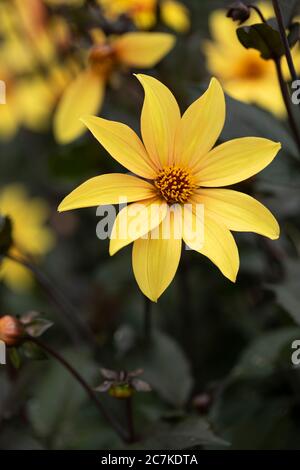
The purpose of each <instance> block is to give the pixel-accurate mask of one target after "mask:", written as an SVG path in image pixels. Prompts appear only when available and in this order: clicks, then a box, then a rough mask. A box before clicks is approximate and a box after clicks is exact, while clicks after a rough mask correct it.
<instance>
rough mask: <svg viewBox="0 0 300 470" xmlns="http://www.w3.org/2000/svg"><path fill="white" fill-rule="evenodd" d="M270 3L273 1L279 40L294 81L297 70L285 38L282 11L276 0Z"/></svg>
mask: <svg viewBox="0 0 300 470" xmlns="http://www.w3.org/2000/svg"><path fill="white" fill-rule="evenodd" d="M272 3H273V7H274V11H275V15H276V19H277V23H278V27H279V33H280V36H281V40H282V43H283V46H284V51H285V56H286V60H287V63H288V67H289V71H290V74H291V78H292V80H293V82H294V81H296V80H297V72H296V69H295V65H294V62H293V58H292V53H291V49H290V45H289V42H288V38H287V35H286V32H285V27H284V22H283V16H282V11H281V8H280V5H279V2H278V0H272Z"/></svg>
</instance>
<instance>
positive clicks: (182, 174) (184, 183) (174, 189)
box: [154, 165, 196, 204]
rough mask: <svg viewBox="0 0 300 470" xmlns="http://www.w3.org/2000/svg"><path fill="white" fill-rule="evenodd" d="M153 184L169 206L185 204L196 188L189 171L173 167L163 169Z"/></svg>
mask: <svg viewBox="0 0 300 470" xmlns="http://www.w3.org/2000/svg"><path fill="white" fill-rule="evenodd" d="M154 184H155V186H156V188H157V189H158V190H159V192H160V194H161V195H162V196H163V198H164V199H165V200H166V201H167V202H168V203H169V204H173V203H176V202H177V203H179V202H181V203H184V202H186V201H187V200H188V198H189V197H190V195H191V194H192V193H193V191H194V189H195V187H196V186H195V184H194V182H193V179H192V177H191V175H190V173H189V171H187V170H185V169H184V168H180V167H178V166H174V165H173V166H167V167H165V168H163V169H162V170H161V171H160V172H159V173H158V175H157V177H156V179H155V180H154Z"/></svg>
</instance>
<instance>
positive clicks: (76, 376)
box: [27, 337, 129, 442]
mask: <svg viewBox="0 0 300 470" xmlns="http://www.w3.org/2000/svg"><path fill="white" fill-rule="evenodd" d="M27 340H29V341H31V342H32V343H35V344H36V345H37V346H38V347H40V348H41V349H43V350H44V351H45V352H46V353H47V354H48V355H50V356H52V357H53V358H54V359H55V360H56V361H58V362H59V363H60V364H61V365H62V366H63V367H64V368H65V369H67V370H68V371H69V373H70V374H71V375H72V376H73V377H74V379H75V380H76V381H77V382H78V383H79V384H80V385H81V387H82V388H83V389H84V390H85V392H86V393H87V395H88V396H89V398H90V399H91V400H92V401H93V402H94V404H95V405H96V407H97V408H98V410H99V411H100V414H101V415H102V417H103V418H105V419H106V421H107V422H108V423H109V424H110V425H111V427H112V428H113V429H114V430H115V431H116V433H117V434H118V435H119V437H120V438H121V439H122V440H123V441H124V442H129V436H127V433H125V432H124V430H123V429H122V427H121V426H120V424H119V423H118V422H117V421H115V420H114V419H113V418H112V417H111V416H110V415H109V413H107V411H106V409H105V408H104V406H103V405H102V403H100V401H99V400H98V398H97V396H96V394H95V392H94V391H93V389H92V388H91V387H90V386H89V384H88V383H87V382H86V381H85V380H84V378H83V377H82V376H81V375H80V374H79V373H78V372H77V371H76V370H75V369H74V367H73V366H71V364H69V362H67V361H66V359H64V358H63V357H62V356H61V355H60V354H59V353H57V352H56V351H54V349H52V348H50V347H49V346H47V345H46V344H44V343H43V342H41V341H40V340H39V339H37V338H32V337H30V338H27Z"/></svg>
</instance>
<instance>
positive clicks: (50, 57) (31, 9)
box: [0, 0, 76, 139]
mask: <svg viewBox="0 0 300 470" xmlns="http://www.w3.org/2000/svg"><path fill="white" fill-rule="evenodd" d="M0 36H1V42H0V55H1V63H0V80H2V82H4V83H5V88H6V96H5V100H6V104H5V105H1V106H0V138H2V139H9V138H11V137H13V136H14V135H15V133H16V132H17V130H18V129H19V128H20V127H26V128H28V129H30V130H33V131H41V130H44V129H45V127H46V126H47V125H48V122H49V119H50V116H51V112H52V111H53V108H54V106H55V104H56V102H57V99H58V97H59V96H60V95H61V93H62V90H63V89H64V88H65V86H66V84H67V83H68V81H69V80H70V77H71V75H72V73H73V71H74V67H76V66H75V64H71V63H69V62H68V61H67V62H65V63H64V64H63V65H62V64H61V62H60V61H59V57H58V55H59V51H62V50H63V49H64V47H66V45H67V43H68V41H69V32H68V28H67V26H66V24H65V23H64V22H63V20H62V19H61V18H58V17H51V18H50V17H48V15H47V12H46V9H45V5H44V3H43V2H42V0H27V1H26V2H24V1H22V0H11V1H9V2H1V3H0Z"/></svg>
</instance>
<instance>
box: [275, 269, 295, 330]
mask: <svg viewBox="0 0 300 470" xmlns="http://www.w3.org/2000/svg"><path fill="white" fill-rule="evenodd" d="M284 269H285V272H286V278H285V280H284V282H282V283H281V284H272V285H268V288H269V289H270V290H272V291H273V292H274V293H275V294H276V300H277V303H278V304H279V305H280V306H281V307H282V308H283V309H284V310H285V311H286V312H287V313H288V314H289V315H290V316H291V317H292V319H293V320H294V322H295V323H296V324H297V325H300V309H299V306H300V291H299V275H300V267H299V262H298V261H292V260H288V261H286V262H285V265H284Z"/></svg>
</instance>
